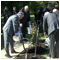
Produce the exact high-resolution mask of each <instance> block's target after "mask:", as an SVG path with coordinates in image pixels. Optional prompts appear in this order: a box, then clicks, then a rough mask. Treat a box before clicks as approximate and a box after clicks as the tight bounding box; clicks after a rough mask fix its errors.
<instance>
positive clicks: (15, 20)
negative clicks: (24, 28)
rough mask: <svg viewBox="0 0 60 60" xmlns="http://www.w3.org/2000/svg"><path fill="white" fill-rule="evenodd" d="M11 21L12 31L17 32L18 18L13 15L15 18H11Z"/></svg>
mask: <svg viewBox="0 0 60 60" xmlns="http://www.w3.org/2000/svg"><path fill="white" fill-rule="evenodd" d="M12 23H13V29H14V33H17V32H18V28H19V25H18V19H17V18H16V17H15V18H14V19H13V20H12Z"/></svg>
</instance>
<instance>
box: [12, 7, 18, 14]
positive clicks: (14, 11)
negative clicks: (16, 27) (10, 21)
mask: <svg viewBox="0 0 60 60" xmlns="http://www.w3.org/2000/svg"><path fill="white" fill-rule="evenodd" d="M12 14H13V15H14V14H17V11H16V7H13V13H12Z"/></svg>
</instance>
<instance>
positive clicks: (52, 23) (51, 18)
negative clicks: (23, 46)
mask: <svg viewBox="0 0 60 60" xmlns="http://www.w3.org/2000/svg"><path fill="white" fill-rule="evenodd" d="M46 28H48V35H49V34H51V33H52V32H53V31H54V30H56V29H59V20H58V19H57V18H56V15H55V14H53V13H48V14H47V15H44V17H43V31H44V32H46Z"/></svg>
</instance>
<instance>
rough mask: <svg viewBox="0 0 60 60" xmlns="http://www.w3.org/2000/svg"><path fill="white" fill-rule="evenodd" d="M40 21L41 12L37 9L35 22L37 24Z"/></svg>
mask: <svg viewBox="0 0 60 60" xmlns="http://www.w3.org/2000/svg"><path fill="white" fill-rule="evenodd" d="M38 20H40V11H39V10H38V9H37V11H36V13H35V22H36V24H37V21H38Z"/></svg>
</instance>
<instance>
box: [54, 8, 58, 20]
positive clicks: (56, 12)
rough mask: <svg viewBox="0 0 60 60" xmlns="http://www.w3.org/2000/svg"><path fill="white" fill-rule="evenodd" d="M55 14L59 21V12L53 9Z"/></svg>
mask: <svg viewBox="0 0 60 60" xmlns="http://www.w3.org/2000/svg"><path fill="white" fill-rule="evenodd" d="M53 13H54V14H56V16H57V19H58V20H59V10H57V9H53Z"/></svg>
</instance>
